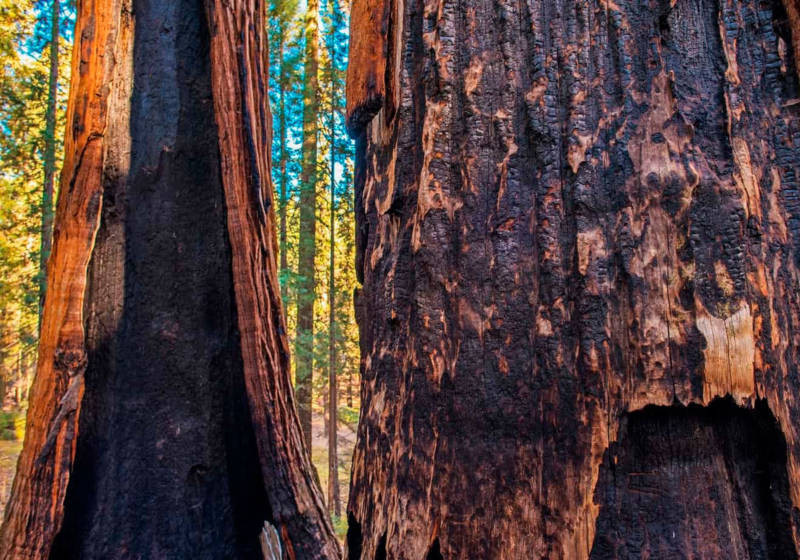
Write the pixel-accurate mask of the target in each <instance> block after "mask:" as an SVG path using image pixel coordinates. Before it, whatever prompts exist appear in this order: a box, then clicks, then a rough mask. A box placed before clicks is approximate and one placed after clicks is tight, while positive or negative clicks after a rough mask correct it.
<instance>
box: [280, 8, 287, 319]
mask: <svg viewBox="0 0 800 560" xmlns="http://www.w3.org/2000/svg"><path fill="white" fill-rule="evenodd" d="M280 19H281V22H280V26H281V27H280V29H279V30H278V34H279V41H278V74H279V75H278V87H279V88H280V90H279V92H278V93H279V98H278V99H279V101H278V123H279V126H280V144H281V159H280V177H281V188H280V208H279V209H278V213H279V215H280V226H279V227H280V234H279V240H280V243H279V252H280V262H281V264H280V279H281V301H282V302H283V305H284V306H286V305H289V291H288V286H287V285H286V282H287V278H286V275H287V273H288V272H289V255H288V254H287V251H288V248H289V243H288V232H287V229H286V211H287V207H288V205H289V192H288V189H287V188H286V181H287V179H288V176H287V174H286V163H287V161H288V159H289V158H288V157H287V156H286V84H287V83H288V81H289V79H288V76H287V72H286V64H285V61H284V55H285V53H284V49H285V48H286V27H285V23H284V21H283V18H280ZM284 311H285V308H284Z"/></svg>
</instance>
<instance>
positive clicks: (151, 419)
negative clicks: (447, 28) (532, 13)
mask: <svg viewBox="0 0 800 560" xmlns="http://www.w3.org/2000/svg"><path fill="white" fill-rule="evenodd" d="M265 34H266V29H265V19H264V5H263V3H262V2H260V1H258V0H237V1H234V2H217V1H215V0H207V1H206V2H205V4H204V3H203V2H201V1H199V0H179V1H178V2H168V3H159V2H151V1H149V0H113V1H112V0H108V1H102V2H101V1H91V0H84V1H83V2H81V3H79V6H78V26H77V29H76V35H75V36H76V47H75V55H74V62H73V66H74V68H73V85H72V90H71V97H70V104H69V107H70V109H69V118H68V122H69V123H70V128H69V129H68V131H67V143H66V146H67V148H66V153H67V161H66V164H65V166H64V174H63V176H62V188H61V196H60V199H59V206H58V212H57V217H56V231H55V236H54V247H53V257H52V258H51V261H50V268H49V279H50V284H49V286H50V288H49V289H48V293H47V297H46V301H45V314H44V321H43V334H42V343H41V351H40V358H39V371H38V374H37V377H36V381H35V383H34V389H33V392H32V396H31V409H30V413H29V418H28V425H27V435H26V441H25V446H24V449H23V452H22V455H21V458H20V462H19V467H18V474H17V478H16V480H15V483H14V489H13V491H12V497H11V500H10V503H9V508H8V514H7V517H6V520H5V523H4V526H3V530H2V535H0V550H2V554H0V556H2V557H3V558H9V559H12V558H13V559H18V558H19V559H22V558H37V559H38V558H46V557H51V558H140V557H158V558H161V557H168V558H226V557H235V558H261V557H262V548H261V543H260V541H261V535H262V534H268V535H269V536H270V542H272V543H273V544H274V540H275V539H274V536H275V535H274V531H272V530H271V527H273V526H274V527H275V528H276V529H277V532H278V534H279V536H280V545H281V547H282V548H283V550H284V551H285V554H286V555H287V556H288V557H293V558H336V557H338V547H337V544H336V542H335V538H334V536H333V532H332V529H331V526H330V522H329V521H328V519H327V515H326V512H325V507H324V504H323V502H322V498H321V495H320V492H319V489H318V488H317V485H316V483H315V481H314V478H313V475H312V471H311V465H310V460H309V458H308V454H307V451H306V450H305V448H304V447H303V443H302V436H301V431H300V426H299V421H298V418H297V413H296V411H295V407H294V400H293V394H292V389H291V383H290V378H289V368H288V343H287V339H286V334H285V324H284V322H283V321H284V319H283V314H282V311H281V303H280V295H279V287H278V282H277V271H276V262H275V259H276V254H277V248H276V238H275V222H274V212H273V210H272V204H271V203H272V189H271V185H270V182H269V181H270V178H269V168H270V160H269V155H268V154H269V151H268V146H269V144H270V137H271V130H270V126H269V119H270V115H269V109H268V106H267V104H266V99H267V97H266V87H267V75H266V72H267V68H268V65H267V60H266V56H267V50H266V49H267V44H266V36H265ZM73 459H74V461H73ZM265 522H267V524H268V525H267V527H268V528H267V529H264V526H265V525H264V524H265Z"/></svg>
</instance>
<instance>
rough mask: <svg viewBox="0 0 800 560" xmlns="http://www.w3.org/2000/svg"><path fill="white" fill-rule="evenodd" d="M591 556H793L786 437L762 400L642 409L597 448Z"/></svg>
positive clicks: (599, 557) (597, 557) (629, 416)
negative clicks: (750, 405) (601, 451)
mask: <svg viewBox="0 0 800 560" xmlns="http://www.w3.org/2000/svg"><path fill="white" fill-rule="evenodd" d="M595 502H596V503H598V504H600V514H599V516H598V518H597V525H596V528H597V532H596V535H595V541H594V546H593V548H592V553H591V558H593V559H596V560H599V559H610V558H639V557H642V558H644V557H650V558H672V557H679V556H681V557H683V556H688V557H713V558H752V559H756V558H758V559H762V558H763V559H784V558H796V557H797V552H796V550H795V547H794V543H793V541H792V534H791V516H792V513H793V512H792V505H791V500H790V499H789V481H788V477H787V472H786V440H785V438H784V436H783V434H782V432H781V430H780V428H779V426H778V423H777V421H776V420H775V418H774V416H773V415H772V413H771V412H770V410H769V408H768V407H767V405H766V403H765V402H764V401H758V403H757V404H756V407H755V408H754V409H745V408H741V407H738V406H736V405H735V404H734V402H733V401H732V400H731V399H725V400H721V399H718V400H716V401H714V402H713V403H712V404H711V405H710V406H708V407H701V406H696V405H692V406H689V407H682V406H672V407H656V406H648V407H646V408H644V409H643V410H640V411H637V412H633V413H630V414H628V415H627V416H626V417H625V418H623V420H622V422H621V426H620V431H619V437H618V441H617V442H615V443H613V444H612V445H611V446H610V447H609V449H608V451H607V452H606V456H605V459H604V461H603V464H602V466H601V469H600V476H599V479H598V482H597V486H596V489H595Z"/></svg>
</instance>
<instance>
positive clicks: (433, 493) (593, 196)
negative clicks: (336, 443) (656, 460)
mask: <svg viewBox="0 0 800 560" xmlns="http://www.w3.org/2000/svg"><path fill="white" fill-rule="evenodd" d="M792 1H793V0H792ZM372 6H373V8H374V6H375V5H374V4H372ZM359 9H360V10H365V13H367V14H369V13H370V12H369V10H368V9H367V8H366V3H365V4H364V5H362V6H360V7H359V6H358V5H356V6H354V16H353V20H352V25H353V27H352V29H351V37H353V38H354V41H355V40H356V38H359V37H362V38H373V39H372V40H371V41H372V42H371V44H370V47H369V48H361V49H357V48H354V50H353V52H352V53H351V57H350V79H351V83H350V84H349V85H348V94H349V96H350V99H348V114H349V115H351V129H352V130H353V132H354V133H355V135H356V136H357V137H358V144H359V155H358V161H357V170H356V177H357V179H356V212H357V220H358V228H357V231H358V234H359V244H358V258H357V261H358V263H357V266H358V273H359V277H360V278H363V284H364V286H363V290H362V292H361V295H360V299H359V301H358V302H357V304H356V305H357V309H358V311H359V312H358V315H359V327H360V330H361V348H362V359H363V362H362V369H363V386H362V396H363V400H362V405H363V409H362V414H361V423H360V426H359V435H358V442H357V445H356V451H355V456H354V465H353V479H352V486H351V493H350V503H349V506H348V513H349V519H350V535H349V538H348V552H349V554H350V557H351V558H364V559H372V558H376V557H382V558H383V557H385V558H393V559H409V560H410V559H414V560H417V559H419V558H425V557H426V556H427V557H429V558H437V557H443V558H448V559H458V558H493V559H517V558H570V559H580V558H587V557H588V556H589V555H590V553H592V551H593V549H594V552H593V554H594V557H596V558H613V557H617V555H621V556H624V553H622V552H620V551H622V550H625V547H631V546H633V547H638V548H634V549H631V548H627V550H628V551H629V552H630V551H631V550H633V552H632V553H631V555H633V556H637V557H638V555H639V554H640V555H642V556H649V557H657V558H661V557H673V556H674V557H680V556H692V555H693V554H695V555H697V556H703V555H704V556H705V557H709V558H713V557H737V555H738V557H741V553H742V551H747V552H746V554H748V555H750V557H762V556H759V554H760V552H759V550H762V552H763V551H765V550H766V549H761V548H759V547H760V546H761V543H759V542H758V539H756V538H754V537H753V534H752V533H751V532H749V531H750V530H751V528H752V527H753V526H759V525H764V526H773V527H774V528H775V531H776V532H777V533H780V535H779V536H778V537H776V539H774V540H773V542H774V543H776V544H775V545H774V548H773V549H772V550H766V552H764V554H766V555H767V557H775V558H785V557H794V556H795V555H796V554H797V552H796V549H797V544H798V542H800V515H798V508H800V433H798V426H800V381H798V380H799V379H800V371H799V370H798V364H800V329H798V325H800V296H798V294H800V202H798V201H799V200H800V198H799V197H800V163H799V162H800V132H799V131H800V118H799V114H798V111H797V107H796V103H797V102H796V100H797V99H798V98H800V90H799V89H798V79H797V72H796V68H797V61H796V59H795V56H794V53H793V49H792V45H793V44H794V43H795V42H796V40H797V39H798V34H799V33H800V29H798V27H797V26H796V25H794V28H793V29H792V28H791V27H790V23H789V21H790V18H787V14H786V11H785V10H784V7H783V6H782V4H781V2H780V1H777V0H776V1H770V2H766V3H765V2H759V1H755V0H738V1H733V0H720V1H717V0H675V1H668V0H658V1H653V2H646V3H642V2H639V1H638V0H615V1H613V2H612V1H605V0H590V1H588V2H584V1H576V0H535V1H528V2H518V1H516V0H462V1H460V2H452V1H450V0H420V1H412V0H395V1H394V2H393V8H392V10H391V13H392V14H393V16H392V23H391V26H390V27H391V31H390V33H388V34H387V35H391V37H396V38H397V40H396V44H397V45H398V46H397V47H392V48H388V44H387V43H388V42H389V41H392V43H393V44H394V41H393V40H392V39H391V38H388V37H385V36H382V35H381V30H382V27H381V26H380V25H379V24H376V22H377V21H380V20H379V19H376V18H375V17H372V16H369V15H367V16H359V11H358V10H359ZM788 11H789V15H790V16H791V14H792V10H788ZM791 21H792V22H796V17H794V16H793V19H791ZM792 32H794V37H793V36H792ZM379 38H382V40H383V41H384V45H380V44H378V43H379V40H380V39H379ZM381 56H385V57H386V58H385V59H384V60H381V59H380V57H381ZM375 57H378V58H379V59H378V60H375ZM375 68H390V69H392V70H391V71H388V72H385V80H386V81H385V82H384V83H383V84H377V85H375V86H370V87H365V86H364V80H362V79H360V78H358V75H359V73H360V72H362V71H368V72H372V74H370V75H374V77H376V79H380V73H378V74H375V73H374V72H373V70H372V69H375ZM391 88H396V90H395V91H396V92H397V93H396V97H395V99H396V100H397V107H396V110H395V109H392V111H393V116H392V114H387V111H388V109H386V108H385V107H386V106H383V107H382V105H381V104H380V103H376V102H375V101H374V100H375V99H376V96H375V95H372V94H371V93H370V92H379V93H381V92H386V91H388V90H390V89H391ZM352 115H358V118H355V119H354V118H352ZM373 116H374V117H375V118H374V119H372V120H371V121H370V119H371V118H372V117H373ZM726 396H730V398H732V399H733V402H735V405H736V406H737V407H739V408H733V405H732V407H731V408H732V409H733V410H740V409H744V410H745V411H748V412H749V411H752V410H753V409H756V408H758V407H764V408H765V409H766V410H767V411H768V412H769V414H767V413H766V412H765V413H764V417H765V418H771V417H772V416H774V418H776V419H777V422H778V427H777V428H776V429H777V432H778V433H779V434H780V437H775V438H774V440H775V441H776V442H777V443H776V444H775V446H774V449H778V448H780V445H781V438H785V444H786V460H785V461H784V463H785V465H782V468H785V469H786V471H787V473H788V476H787V479H788V481H789V482H788V484H787V485H782V484H780V481H779V480H778V478H779V476H778V474H775V477H776V478H775V479H774V480H773V479H771V480H770V481H769V482H770V483H774V484H773V485H772V486H771V487H772V488H775V489H781V492H782V494H781V493H780V492H778V491H777V490H776V491H775V493H773V494H770V493H769V492H766V493H764V494H763V500H762V499H760V498H759V499H756V498H757V497H758V496H759V495H761V494H759V492H761V490H760V489H757V488H756V489H754V488H748V489H747V490H748V491H741V492H739V491H738V490H737V488H736V484H737V483H736V482H732V480H734V479H736V480H742V481H748V480H761V478H759V477H762V476H763V475H762V474H760V473H762V472H767V471H763V469H761V468H760V467H759V466H758V465H757V464H756V462H752V463H751V462H748V459H747V457H746V456H743V454H742V453H739V452H736V453H734V452H731V450H730V449H728V448H726V447H725V446H729V445H732V444H731V442H735V441H737V440H736V438H734V437H732V436H731V437H729V436H728V435H725V434H726V433H729V432H726V430H727V428H726V426H728V424H726V423H725V422H724V421H723V420H721V419H720V418H718V417H717V416H715V415H713V414H712V415H711V416H712V418H711V419H708V418H706V413H695V412H691V413H686V412H685V409H684V408H683V407H682V406H678V405H689V404H696V405H702V406H703V407H708V408H709V409H710V408H711V405H712V403H715V401H717V399H719V398H724V397H726ZM648 405H657V406H659V407H663V408H665V409H666V410H665V411H664V413H663V418H664V420H663V422H662V421H661V420H660V419H661V418H662V415H661V413H659V415H657V416H658V419H659V420H658V421H657V422H654V423H655V424H656V425H657V426H659V429H658V430H656V429H655V428H653V430H652V432H653V433H651V431H648V430H650V426H652V425H653V424H651V416H649V415H645V416H633V414H634V413H636V412H637V411H642V410H644V409H645V408H646V407H647V406H648ZM714 406H715V407H718V406H720V405H719V404H718V403H717V404H715V405H714ZM715 410H717V409H716V408H715ZM720 410H722V409H720ZM730 414H739V413H738V412H737V413H733V412H731V413H730ZM629 415H631V416H630V418H632V419H633V420H631V421H632V422H633V421H634V420H636V422H637V425H638V426H645V427H646V428H645V429H644V430H645V432H646V433H645V434H644V435H642V433H640V432H637V431H636V430H634V432H633V433H632V435H631V434H628V436H625V434H624V433H623V434H622V436H623V437H622V439H621V440H620V441H619V442H618V445H616V447H615V449H617V450H619V451H620V457H623V458H626V461H627V462H626V463H625V465H624V467H625V469H627V471H626V473H625V474H626V476H628V475H629V476H630V477H632V478H635V477H636V476H639V475H640V474H641V473H639V472H637V470H636V466H637V465H638V464H639V462H640V459H641V456H640V455H639V454H637V453H638V450H637V449H636V448H635V446H636V445H637V444H636V442H638V441H654V442H656V444H657V445H658V447H657V449H658V452H659V453H660V454H663V459H664V462H665V466H664V469H665V470H666V471H668V472H669V473H672V474H671V476H672V475H674V474H675V473H677V472H680V471H681V468H682V464H683V463H682V462H684V461H687V460H688V461H691V459H692V458H691V456H690V457H689V458H688V459H687V457H685V456H682V455H681V453H682V450H684V449H690V452H689V453H690V454H691V453H695V452H697V448H691V447H688V448H687V447H685V446H682V445H673V446H670V445H669V444H670V440H669V437H670V433H672V432H676V430H670V429H668V428H669V427H670V426H675V427H676V429H679V430H680V431H679V432H676V433H684V434H685V433H691V432H692V430H693V429H694V428H695V427H697V426H702V427H703V429H704V430H708V435H707V436H706V439H705V441H708V442H709V443H708V445H709V446H714V447H715V449H709V450H708V456H707V457H705V456H704V457H703V458H702V459H703V460H708V461H709V462H710V463H713V464H714V465H715V467H714V468H715V469H716V470H715V471H713V472H718V473H734V474H736V476H733V475H731V477H730V479H729V480H727V481H724V482H722V483H720V485H719V486H715V485H714V484H710V483H708V481H707V480H703V479H702V477H700V476H699V475H696V474H695V475H693V478H691V479H689V480H687V481H686V484H685V486H684V488H685V489H686V490H685V491H686V492H687V493H690V494H691V495H692V496H694V497H696V499H697V502H696V503H697V504H711V503H714V499H713V498H708V499H707V497H706V496H707V495H708V494H712V493H713V492H717V491H723V492H730V493H732V494H733V495H741V496H742V499H741V500H740V501H739V502H738V503H739V504H754V505H752V506H748V507H744V506H741V507H743V509H744V510H747V511H745V512H744V513H742V510H737V509H736V508H737V507H740V506H736V505H735V503H736V501H735V500H730V499H727V497H726V500H727V501H720V502H719V503H725V504H734V505H732V506H731V507H730V508H728V507H727V506H726V508H718V509H715V510H711V509H709V510H708V511H707V512H706V513H705V514H704V515H702V516H700V515H699V514H698V515H697V516H695V515H694V514H692V513H691V511H692V510H691V508H690V507H688V506H687V508H686V509H684V510H678V511H676V513H675V517H670V518H667V517H666V516H663V515H658V512H659V511H666V509H664V504H665V502H664V501H663V500H666V499H667V496H665V495H663V494H662V493H660V492H655V493H654V494H655V497H653V498H652V499H651V502H650V505H648V506H646V507H645V505H642V504H644V501H643V500H640V501H637V500H636V497H635V496H634V495H633V494H634V493H635V491H636V488H635V487H632V486H631V485H626V484H620V487H621V488H622V489H623V490H624V489H628V488H633V489H632V490H629V492H630V494H628V495H625V494H624V492H622V493H614V492H612V491H611V490H613V488H612V487H611V486H609V485H610V484H611V482H610V481H611V480H612V479H613V477H611V476H604V477H603V478H602V479H600V478H599V477H600V473H601V465H602V464H603V462H604V460H606V459H607V460H608V464H610V465H613V464H614V456H611V455H608V454H609V453H610V451H609V449H610V445H611V444H612V443H613V442H616V441H617V440H618V436H619V435H620V425H621V424H620V423H621V422H623V420H624V419H625V418H629ZM642 418H644V419H643V420H642ZM758 418H761V416H760V415H759V416H758ZM743 422H745V423H746V424H747V425H748V426H753V425H755V426H757V427H758V426H761V424H760V422H761V420H753V419H752V418H750V420H746V421H743ZM760 429H761V428H758V429H752V430H751V429H750V428H748V430H747V431H745V432H742V436H741V437H742V438H745V437H746V436H747V434H749V436H747V437H749V438H750V439H748V440H747V441H746V442H744V444H746V445H747V448H748V449H756V450H759V449H765V447H763V446H759V445H756V443H757V442H756V441H754V440H757V439H758V438H759V437H760V436H759V434H760V433H761V432H760V431H759V430H760ZM770 438H772V436H770ZM631 442H633V443H631ZM653 445H655V444H653ZM631 446H633V447H631ZM767 447H769V450H768V451H769V452H770V453H772V458H771V459H770V460H769V461H765V464H768V465H769V466H770V469H774V465H775V464H776V463H780V461H779V460H777V459H775V457H781V456H782V455H781V452H780V450H779V449H778V450H777V451H775V450H774V449H773V447H771V444H770V446H767ZM759 452H760V451H759ZM744 455H746V454H744ZM698 459H699V458H698ZM725 461H728V462H729V463H731V464H727V465H723V464H722V463H723V462H725ZM692 472H695V473H697V472H702V469H697V470H695V471H692ZM708 472H712V471H708ZM769 472H772V473H775V472H776V471H774V470H772V471H769ZM737 473H738V474H737ZM739 475H741V477H740V478H737V477H738V476H739ZM679 479H680V477H678V476H674V477H673V478H672V479H670V480H673V481H674V480H679ZM660 483H662V484H664V485H665V486H668V487H670V488H673V487H674V484H673V485H670V484H669V483H665V482H664V481H660ZM715 484H716V483H715ZM656 488H661V486H656ZM625 491H628V490H625ZM712 491H713V492H712ZM648 499H650V498H648ZM613 500H618V501H617V502H616V503H614V502H613ZM677 501H678V502H680V500H677ZM626 503H628V504H630V503H637V504H640V506H639V507H641V508H642V509H641V512H637V513H641V515H637V516H635V517H633V518H632V517H631V516H628V515H627V513H625V512H626V511H627V510H626V509H625V508H624V507H619V504H626ZM651 506H652V508H651ZM603 508H612V509H613V508H618V509H617V511H622V512H623V514H620V515H617V514H612V513H609V511H608V510H606V509H603ZM648 508H650V509H648ZM709 508H711V506H710V505H709ZM748 508H749V509H748ZM601 510H603V511H604V513H603V515H602V518H601V519H602V523H600V524H599V525H597V520H598V516H599V515H600V514H601ZM694 511H697V510H694ZM773 513H774V516H773ZM739 514H741V515H739ZM745 514H746V515H745ZM748 516H752V517H748ZM771 516H772V517H774V520H772V521H771V519H772V517H771ZM751 518H752V520H753V523H754V524H755V525H750V526H747V523H743V522H741V521H740V520H743V519H751ZM653 519H655V520H656V521H654V522H653V525H652V527H651V526H649V525H648V526H647V527H645V528H644V529H643V526H642V525H637V524H638V523H642V524H645V523H646V522H649V521H650V520H653ZM659 520H660V521H661V524H659ZM670 521H671V522H675V523H682V524H683V525H681V527H682V530H677V531H676V532H675V534H676V535H678V536H680V537H681V538H680V539H676V540H673V539H672V538H671V535H672V531H670V530H669V526H668V522H670ZM773 521H774V522H773ZM686 528H688V529H686ZM683 529H685V530H683ZM648 530H653V531H656V533H655V534H653V535H652V537H653V538H649V537H648V536H647V535H649V534H650V533H648V532H647V531H648ZM598 531H601V532H600V534H599V535H598ZM692 531H696V533H693V532H692ZM728 531H731V532H732V533H730V534H729V533H728ZM697 535H699V536H701V537H703V538H699V539H694V536H697ZM596 536H597V537H598V538H597V539H596V538H595V537H596ZM629 537H630V541H628V542H625V543H623V542H622V540H623V538H629ZM729 537H730V538H729ZM693 539H694V540H693ZM692 542H698V543H700V546H701V549H700V550H699V551H693V550H691V549H690V548H689V546H690V545H689V544H688V543H692ZM704 542H705V543H709V544H708V545H707V546H706V548H704V549H703V548H702V543H704ZM597 543H602V544H601V545H598V544H597ZM711 543H713V544H711ZM623 544H624V547H623ZM692 546H694V545H692ZM715 546H720V547H721V548H720V550H719V551H718V552H719V554H716V553H715V552H714V550H713V547H715ZM661 547H667V548H661ZM670 547H672V548H670Z"/></svg>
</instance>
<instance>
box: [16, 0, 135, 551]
mask: <svg viewBox="0 0 800 560" xmlns="http://www.w3.org/2000/svg"><path fill="white" fill-rule="evenodd" d="M122 6H123V2H121V1H113V2H109V1H104V0H83V1H82V2H80V5H79V10H78V14H79V17H78V19H77V22H76V26H75V48H74V53H73V60H72V83H71V87H70V99H69V104H68V109H67V123H69V125H68V128H67V133H66V138H65V146H64V153H65V160H64V166H63V169H62V172H61V195H60V196H59V201H58V208H57V217H56V222H55V230H54V233H53V251H52V254H51V257H50V260H49V262H48V266H47V276H48V279H49V281H48V290H47V296H46V299H45V303H44V312H43V313H44V314H43V320H42V332H41V338H40V342H39V361H38V370H37V375H36V379H35V381H34V383H33V387H32V389H31V395H30V403H31V404H30V409H29V412H28V419H27V425H26V435H25V446H24V448H23V451H22V454H21V456H20V458H19V463H18V467H17V473H18V474H17V476H16V478H15V480H14V485H13V488H12V493H11V498H10V501H9V505H8V509H7V512H6V518H5V522H4V524H3V529H2V532H0V555H2V558H4V559H5V558H15V559H23V558H43V557H46V556H47V553H48V551H49V549H50V546H51V544H52V541H53V537H54V536H55V534H56V533H57V532H58V530H59V527H60V523H61V519H62V514H63V506H64V496H65V494H66V490H67V484H68V483H69V479H70V470H71V467H72V462H73V459H74V453H75V442H76V440H77V435H78V434H77V426H78V418H79V415H80V400H81V395H82V391H83V373H84V371H85V368H86V353H85V348H84V325H83V306H84V294H85V288H86V269H87V266H88V264H89V259H90V257H91V254H92V247H93V244H94V240H95V235H96V233H97V227H98V221H99V216H100V210H101V205H102V180H101V179H102V177H101V176H102V171H103V158H104V134H105V131H106V126H107V121H108V117H109V113H108V107H109V98H110V93H111V90H112V88H111V84H112V82H113V76H114V71H115V65H116V62H117V61H118V60H120V59H122V58H124V57H125V54H124V53H123V52H121V49H124V48H125V46H126V45H127V44H128V40H127V39H126V34H127V33H129V32H130V31H131V26H130V21H129V18H128V16H127V13H126V12H125V11H124V10H123V9H122Z"/></svg>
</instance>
